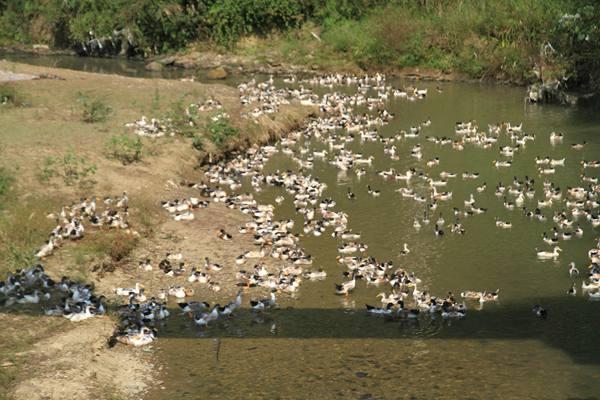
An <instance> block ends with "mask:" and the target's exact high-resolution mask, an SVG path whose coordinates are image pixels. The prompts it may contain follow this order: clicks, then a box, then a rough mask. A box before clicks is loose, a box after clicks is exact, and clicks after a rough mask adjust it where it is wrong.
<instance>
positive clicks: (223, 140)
mask: <svg viewBox="0 0 600 400" xmlns="http://www.w3.org/2000/svg"><path fill="white" fill-rule="evenodd" d="M206 130H207V131H208V138H209V139H210V141H211V142H213V143H214V145H215V146H216V147H217V149H222V148H223V147H224V146H225V144H227V141H228V140H229V139H231V138H233V137H236V136H237V135H238V131H237V129H236V128H234V127H233V126H231V123H230V121H229V118H225V117H221V118H212V119H211V120H210V121H209V122H208V124H207V125H206Z"/></svg>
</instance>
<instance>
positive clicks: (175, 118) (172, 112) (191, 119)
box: [167, 97, 200, 137]
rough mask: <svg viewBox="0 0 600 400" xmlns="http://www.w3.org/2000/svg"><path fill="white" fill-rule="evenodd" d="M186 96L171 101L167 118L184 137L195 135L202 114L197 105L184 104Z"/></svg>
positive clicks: (174, 129) (173, 127)
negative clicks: (199, 113) (199, 112)
mask: <svg viewBox="0 0 600 400" xmlns="http://www.w3.org/2000/svg"><path fill="white" fill-rule="evenodd" d="M184 104H185V103H184V98H183V97H182V98H180V99H179V100H177V101H174V102H173V103H171V105H170V107H169V111H168V112H167V119H168V120H169V121H170V123H171V127H172V129H173V131H174V132H176V133H177V134H178V135H181V136H184V137H194V136H195V134H196V131H197V130H198V123H199V119H200V116H199V115H198V109H197V107H189V106H185V105H184Z"/></svg>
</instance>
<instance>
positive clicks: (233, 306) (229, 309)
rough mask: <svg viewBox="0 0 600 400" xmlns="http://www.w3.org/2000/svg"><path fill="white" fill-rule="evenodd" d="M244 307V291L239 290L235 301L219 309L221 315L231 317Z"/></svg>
mask: <svg viewBox="0 0 600 400" xmlns="http://www.w3.org/2000/svg"><path fill="white" fill-rule="evenodd" d="M241 305H242V291H241V290H239V291H238V292H237V294H236V296H235V300H234V301H232V302H229V303H227V304H226V305H225V307H222V308H220V309H219V314H220V315H224V316H231V314H233V312H234V311H235V310H237V309H238V308H239V307H241Z"/></svg>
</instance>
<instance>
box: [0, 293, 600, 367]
mask: <svg viewBox="0 0 600 400" xmlns="http://www.w3.org/2000/svg"><path fill="white" fill-rule="evenodd" d="M534 302H536V303H539V304H543V305H544V306H545V307H546V309H547V310H548V318H547V319H540V318H537V317H536V316H535V315H534V314H533V313H532V311H531V307H532V304H534ZM598 307H600V302H597V301H596V302H594V301H588V300H587V299H584V298H582V297H579V298H568V299H566V300H565V298H564V297H560V298H559V297H556V298H544V299H535V300H532V303H531V304H523V303H514V304H513V303H511V304H489V303H488V304H486V305H485V306H484V309H483V310H476V309H474V307H473V306H471V307H470V309H469V311H468V313H467V316H466V317H465V318H464V319H461V320H453V319H443V318H442V317H441V316H439V315H437V314H436V315H434V316H433V317H432V316H430V315H428V314H427V313H423V314H422V315H421V317H419V318H418V319H405V320H389V319H385V318H383V317H381V316H375V315H368V314H367V313H366V312H365V311H364V309H362V308H361V309H358V310H356V309H342V308H332V309H319V308H294V307H282V308H278V309H272V310H267V311H264V312H254V311H252V310H249V309H247V308H243V309H240V310H238V311H237V312H236V315H235V316H234V317H232V318H228V319H224V318H222V319H219V320H218V321H217V322H216V323H213V324H212V325H210V326H209V327H198V326H196V325H195V324H194V323H193V321H192V320H191V319H189V318H187V317H185V316H182V315H181V312H180V310H179V309H178V308H177V309H174V308H171V309H170V312H171V317H169V319H168V320H166V321H165V322H163V323H162V324H161V326H158V328H159V329H158V331H159V337H160V338H161V339H165V338H188V339H193V338H199V339H202V338H218V337H220V338H239V339H243V338H272V339H277V338H292V339H390V338H398V339H402V338H419V339H450V340H459V339H469V340H511V339H515V340H527V339H532V340H538V341H542V342H543V343H544V344H546V345H549V346H552V347H555V348H558V349H560V350H562V351H563V352H565V353H566V354H568V355H569V356H570V357H571V358H572V359H573V360H574V361H575V362H577V363H581V364H598V363H600V359H598V357H597V354H599V353H600V341H599V340H598V332H600V318H598ZM0 310H1V312H4V313H28V314H34V315H35V314H38V315H39V313H40V309H39V307H35V308H33V307H27V308H21V307H19V308H16V307H10V308H1V309H0Z"/></svg>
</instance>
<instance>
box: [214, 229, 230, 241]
mask: <svg viewBox="0 0 600 400" xmlns="http://www.w3.org/2000/svg"><path fill="white" fill-rule="evenodd" d="M217 236H218V237H219V239H221V240H231V239H232V238H233V236H231V234H229V233H227V232H225V230H224V229H219V232H218V234H217Z"/></svg>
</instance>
